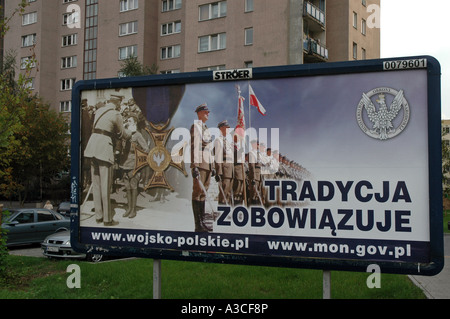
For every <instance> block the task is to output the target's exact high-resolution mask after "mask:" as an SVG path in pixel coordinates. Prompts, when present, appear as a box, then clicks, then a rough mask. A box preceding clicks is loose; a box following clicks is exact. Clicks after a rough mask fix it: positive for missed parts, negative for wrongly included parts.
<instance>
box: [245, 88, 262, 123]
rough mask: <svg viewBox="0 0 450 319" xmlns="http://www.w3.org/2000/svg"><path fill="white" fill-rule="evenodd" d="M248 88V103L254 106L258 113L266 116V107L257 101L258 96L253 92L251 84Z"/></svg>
mask: <svg viewBox="0 0 450 319" xmlns="http://www.w3.org/2000/svg"><path fill="white" fill-rule="evenodd" d="M248 88H249V93H250V105H251V106H254V107H256V108H257V109H258V111H259V113H261V115H264V116H266V109H265V108H264V106H262V104H261V102H259V100H258V98H257V97H256V95H255V92H254V91H253V88H252V86H251V85H249V86H248Z"/></svg>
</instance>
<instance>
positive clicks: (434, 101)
mask: <svg viewBox="0 0 450 319" xmlns="http://www.w3.org/2000/svg"><path fill="white" fill-rule="evenodd" d="M418 59H426V61H427V65H426V70H427V81H428V84H427V85H428V87H427V92H428V98H427V99H428V132H427V133H428V142H429V143H428V145H429V150H428V157H429V171H428V174H429V179H430V183H429V190H428V192H429V199H430V201H429V218H430V225H429V226H430V227H429V228H430V229H429V231H430V257H431V262H430V263H428V264H417V263H403V262H398V263H395V262H376V264H377V265H379V266H380V268H381V271H382V272H384V273H394V274H418V275H427V276H433V275H436V274H438V273H439V272H440V271H441V270H442V268H443V264H444V256H443V205H442V204H443V203H442V194H443V192H442V170H441V167H442V149H441V67H440V64H439V62H438V61H437V60H436V59H435V58H433V57H430V56H415V57H401V58H390V59H378V60H366V61H354V62H337V63H323V64H305V65H289V66H277V67H262V68H254V69H252V71H251V73H252V80H258V79H277V78H288V77H309V76H318V75H342V74H356V73H360V74H361V73H371V72H386V73H388V72H390V71H389V69H391V68H394V69H395V70H402V69H403V67H402V62H404V61H405V63H403V65H404V66H405V65H406V68H408V66H407V63H406V61H411V60H413V61H414V60H418ZM393 61H396V63H397V66H396V67H394V64H392V67H391V63H392V62H393ZM412 68H414V65H413V66H412ZM245 73H246V74H248V72H245ZM213 81H214V79H213V72H212V71H205V72H192V73H179V74H167V75H152V76H145V77H130V78H122V79H117V78H114V79H99V80H89V81H79V82H77V83H76V84H75V86H74V88H73V93H72V94H73V95H72V145H71V156H72V157H71V165H72V167H71V185H72V186H71V191H72V198H71V204H72V205H71V224H72V228H71V242H72V245H73V248H74V249H75V250H77V251H80V252H85V253H86V252H93V253H104V254H108V255H114V256H136V257H144V258H153V259H167V260H181V261H200V262H213V263H229V264H244V265H262V266H274V267H289V268H310V269H321V270H342V271H358V272H365V271H366V269H367V267H368V266H369V265H370V264H374V263H375V262H373V261H372V262H370V261H367V260H350V259H349V260H347V259H345V260H342V259H320V258H303V257H295V258H293V257H277V256H254V255H241V254H237V253H236V254H224V253H215V252H211V253H208V252H197V251H189V252H187V253H186V251H181V250H161V249H152V248H147V249H140V248H132V247H120V246H114V247H113V246H107V247H102V246H93V245H90V244H84V243H82V242H81V239H80V206H81V204H80V193H81V191H80V180H81V177H80V176H81V175H80V174H81V172H80V167H81V155H82V154H81V150H80V144H81V106H80V104H81V92H82V91H84V90H100V89H115V88H124V87H132V88H134V87H148V86H157V85H175V84H194V83H209V82H213ZM236 81H239V80H236Z"/></svg>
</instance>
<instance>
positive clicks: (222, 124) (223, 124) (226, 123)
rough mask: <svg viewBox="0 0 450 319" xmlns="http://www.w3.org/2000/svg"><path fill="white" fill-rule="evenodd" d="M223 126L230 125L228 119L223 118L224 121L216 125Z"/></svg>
mask: <svg viewBox="0 0 450 319" xmlns="http://www.w3.org/2000/svg"><path fill="white" fill-rule="evenodd" d="M223 126H225V127H230V124H228V121H227V120H225V121H222V122H220V123H219V124H218V125H217V127H218V128H221V127H223Z"/></svg>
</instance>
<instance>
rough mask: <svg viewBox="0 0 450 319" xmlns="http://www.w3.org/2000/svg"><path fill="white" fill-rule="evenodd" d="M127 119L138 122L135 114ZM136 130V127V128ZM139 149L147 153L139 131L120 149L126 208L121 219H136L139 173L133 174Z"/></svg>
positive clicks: (145, 144) (147, 149)
mask: <svg viewBox="0 0 450 319" xmlns="http://www.w3.org/2000/svg"><path fill="white" fill-rule="evenodd" d="M129 119H134V121H136V123H135V124H136V125H137V121H138V117H137V115H135V114H130V117H129ZM136 128H137V127H136ZM136 147H137V148H139V149H141V150H142V151H144V152H145V153H147V152H148V151H149V146H148V144H147V141H146V140H145V139H144V137H143V136H142V134H141V133H140V132H139V131H135V132H133V133H132V136H131V139H130V140H127V141H125V146H124V147H123V149H122V156H121V163H120V165H119V167H120V168H121V169H122V171H123V181H124V185H125V190H126V195H127V200H128V208H127V210H126V212H125V213H124V214H123V217H128V218H134V217H136V202H137V196H138V186H139V181H140V180H141V172H140V171H138V172H134V168H135V165H136V153H135V149H136Z"/></svg>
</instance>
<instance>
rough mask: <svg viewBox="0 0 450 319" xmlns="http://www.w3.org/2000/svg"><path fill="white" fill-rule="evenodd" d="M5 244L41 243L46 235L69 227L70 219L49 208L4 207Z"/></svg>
mask: <svg viewBox="0 0 450 319" xmlns="http://www.w3.org/2000/svg"><path fill="white" fill-rule="evenodd" d="M1 227H2V228H4V229H6V230H7V237H8V239H7V242H6V245H7V246H13V245H25V244H34V243H41V242H42V241H43V240H44V239H45V238H46V237H47V236H48V235H50V234H53V233H57V232H60V231H64V230H69V229H70V219H69V218H67V217H65V216H63V215H61V214H59V213H57V212H55V211H52V210H50V209H45V208H22V209H4V211H3V212H2V226H1Z"/></svg>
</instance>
